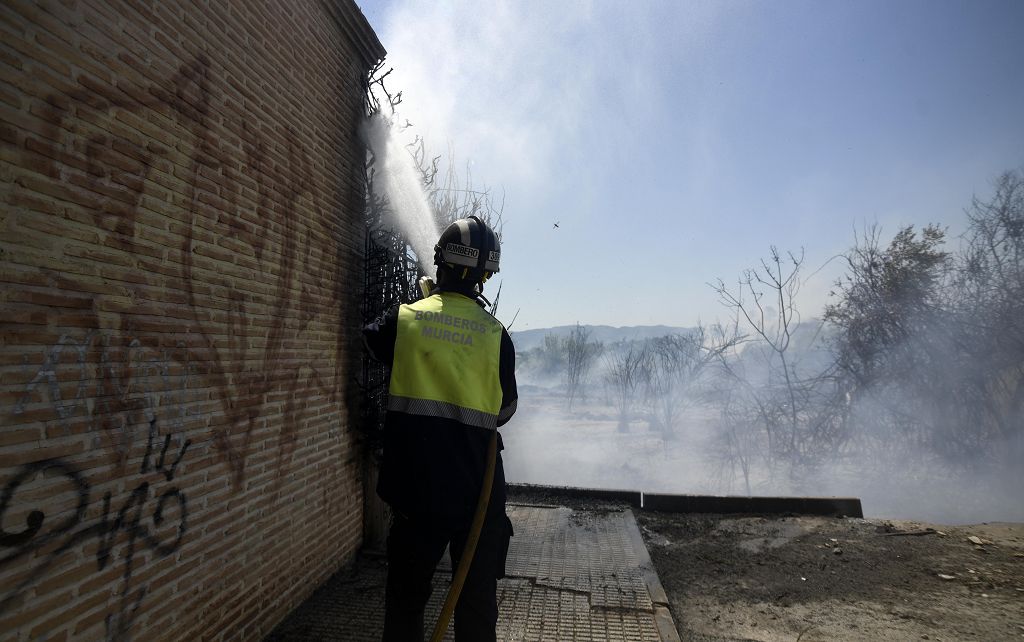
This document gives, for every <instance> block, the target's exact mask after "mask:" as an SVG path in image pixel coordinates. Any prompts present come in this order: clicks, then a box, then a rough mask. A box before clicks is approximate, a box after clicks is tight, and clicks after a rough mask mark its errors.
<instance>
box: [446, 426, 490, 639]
mask: <svg viewBox="0 0 1024 642" xmlns="http://www.w3.org/2000/svg"><path fill="white" fill-rule="evenodd" d="M497 457H498V431H497V430H495V431H494V434H493V435H491V443H490V445H489V446H488V447H487V470H486V471H484V485H483V487H482V488H481V489H480V498H479V499H478V500H477V502H476V514H475V515H473V525H472V526H471V527H470V529H469V537H468V538H466V546H465V548H463V549H462V559H460V560H459V568H457V569H456V570H455V575H454V577H452V585H451V586H450V587H448V597H446V598H445V599H444V607H443V608H442V609H441V615H440V616H439V617H438V618H437V625H436V626H435V627H434V634H433V635H431V636H430V642H441V640H442V639H443V638H444V634H445V632H446V631H447V630H448V622H449V621H450V620H451V619H452V613H454V612H455V605H456V604H458V603H459V595H460V594H461V593H462V585H463V584H465V583H466V576H467V575H468V574H469V565H470V564H471V563H472V562H473V555H474V554H475V553H476V544H477V542H478V541H480V530H481V529H483V527H484V518H485V517H486V516H487V504H488V503H489V502H490V500H491V486H493V485H494V464H495V460H496V459H497Z"/></svg>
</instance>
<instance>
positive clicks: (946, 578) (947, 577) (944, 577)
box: [938, 573, 956, 581]
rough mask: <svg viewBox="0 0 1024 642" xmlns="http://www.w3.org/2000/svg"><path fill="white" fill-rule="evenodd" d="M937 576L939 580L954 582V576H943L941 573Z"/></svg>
mask: <svg viewBox="0 0 1024 642" xmlns="http://www.w3.org/2000/svg"><path fill="white" fill-rule="evenodd" d="M938 575H939V579H940V580H947V581H948V580H955V579H956V575H945V574H943V573H939V574H938Z"/></svg>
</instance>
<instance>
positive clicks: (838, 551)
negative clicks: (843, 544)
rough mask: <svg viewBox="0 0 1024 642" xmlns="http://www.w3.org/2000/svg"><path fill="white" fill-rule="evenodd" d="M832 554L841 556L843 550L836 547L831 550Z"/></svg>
mask: <svg viewBox="0 0 1024 642" xmlns="http://www.w3.org/2000/svg"><path fill="white" fill-rule="evenodd" d="M832 552H833V553H835V554H836V555H842V554H843V549H841V548H839V547H838V546H837V547H835V548H833V549H832Z"/></svg>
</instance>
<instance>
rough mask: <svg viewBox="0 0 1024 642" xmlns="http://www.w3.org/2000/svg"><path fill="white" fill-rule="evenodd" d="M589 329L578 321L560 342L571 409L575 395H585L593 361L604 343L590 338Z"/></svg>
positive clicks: (567, 395) (566, 393) (566, 394)
mask: <svg viewBox="0 0 1024 642" xmlns="http://www.w3.org/2000/svg"><path fill="white" fill-rule="evenodd" d="M590 336H591V331H590V329H589V328H587V327H585V326H581V325H580V324H579V323H577V324H576V327H575V328H573V329H572V331H571V332H570V333H569V336H568V337H566V338H565V340H564V341H563V342H562V354H563V355H564V358H565V396H566V399H567V400H568V402H569V409H570V410H571V409H572V405H573V402H574V401H575V400H576V398H577V397H583V396H585V394H586V393H585V390H584V388H585V386H586V384H587V381H588V379H589V378H590V371H591V369H592V368H593V366H594V362H595V361H596V360H597V358H598V357H599V356H600V355H601V353H602V352H603V351H604V344H602V343H601V342H599V341H591V340H590Z"/></svg>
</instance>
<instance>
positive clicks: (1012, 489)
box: [502, 327, 1024, 524]
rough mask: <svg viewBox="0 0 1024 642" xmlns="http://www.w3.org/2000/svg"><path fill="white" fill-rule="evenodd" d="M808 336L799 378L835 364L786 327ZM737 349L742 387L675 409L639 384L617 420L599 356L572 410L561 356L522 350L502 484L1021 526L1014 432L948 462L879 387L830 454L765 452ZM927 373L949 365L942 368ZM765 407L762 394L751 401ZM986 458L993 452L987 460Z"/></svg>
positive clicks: (749, 353)
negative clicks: (744, 499) (788, 500)
mask: <svg viewBox="0 0 1024 642" xmlns="http://www.w3.org/2000/svg"><path fill="white" fill-rule="evenodd" d="M812 334H814V335H815V336H818V337H819V339H818V342H817V343H815V344H810V343H808V344H807V346H806V347H805V348H804V349H803V350H801V352H800V354H799V356H800V359H797V362H798V365H797V366H795V367H794V369H793V370H792V372H791V374H793V375H794V376H796V377H798V378H800V379H803V378H805V377H806V376H809V375H807V373H811V372H816V371H819V370H820V369H821V368H822V367H823V364H824V363H825V362H827V361H829V360H830V359H831V358H832V356H831V355H830V352H829V349H828V345H827V343H826V342H823V341H822V340H821V337H820V335H817V334H816V333H815V332H814V330H813V329H811V328H809V327H801V328H799V329H798V330H797V332H796V333H795V339H794V345H797V346H802V345H804V344H805V342H808V341H809V339H810V335H812ZM935 340H936V341H937V339H935ZM626 347H627V345H626V344H623V345H622V346H616V345H609V346H606V350H607V351H609V352H612V351H614V350H617V349H618V350H623V349H625V348H626ZM746 347H747V350H744V351H742V353H739V354H737V355H734V356H733V357H731V359H732V360H733V363H734V367H735V368H737V369H738V368H740V367H741V366H742V374H743V376H744V381H745V382H746V383H745V384H743V385H742V386H741V385H740V384H739V383H738V382H737V381H736V380H730V379H723V378H720V377H711V376H709V377H708V378H707V383H708V386H706V388H705V389H704V390H703V391H693V392H694V394H692V395H691V398H690V399H689V400H687V401H686V402H685V403H680V401H679V400H678V399H671V400H666V399H660V398H658V397H657V395H658V394H661V395H664V392H660V391H658V390H657V387H644V386H640V387H638V388H637V390H636V392H635V397H634V399H633V401H634V403H633V406H632V409H631V410H630V417H629V419H628V420H627V421H626V422H625V425H623V422H622V421H621V414H622V411H621V409H620V407H619V406H618V404H617V403H616V397H615V389H614V388H613V387H611V386H609V381H608V375H609V374H610V373H609V370H608V366H609V364H610V360H608V359H605V360H604V361H602V362H600V363H599V364H598V367H596V368H595V370H594V372H592V373H591V376H590V379H589V381H590V384H589V385H588V386H586V387H585V389H584V390H582V391H581V392H582V394H583V395H584V397H583V398H582V399H578V400H577V402H576V403H575V404H574V406H573V408H572V409H571V410H570V409H569V407H568V404H567V393H566V390H565V385H564V383H562V381H561V379H562V375H561V372H560V370H559V368H558V364H557V363H554V364H552V363H548V362H547V361H545V359H544V357H546V356H547V357H549V356H551V355H549V354H548V352H550V350H547V351H545V350H544V347H543V346H541V347H538V348H534V349H532V350H528V351H526V352H525V353H521V354H520V355H519V357H520V358H518V359H517V373H516V375H517V379H518V380H519V392H520V400H519V411H518V412H517V414H516V415H515V416H514V417H513V418H512V420H511V421H510V422H509V423H508V424H507V425H506V426H505V427H503V428H502V436H503V438H504V443H505V453H504V455H503V457H504V464H505V471H506V478H507V480H508V481H509V482H513V483H516V482H521V483H536V484H550V485H559V486H576V487H589V488H614V489H627V490H639V491H643V492H648V493H656V492H662V493H692V494H711V495H741V496H742V495H759V496H773V495H780V496H846V497H858V498H860V499H861V501H862V504H863V508H864V512H865V515H866V516H868V517H874V518H887V519H917V520H925V521H929V522H934V523H940V524H968V523H979V522H982V521H1024V503H1021V501H1020V488H1021V484H1022V481H1024V464H1022V463H1021V462H1022V461H1024V459H1022V458H1021V456H1020V454H1021V453H1022V450H1024V435H1021V434H1016V435H1012V436H1007V437H1004V438H998V437H995V436H989V437H988V440H990V441H986V442H985V445H986V446H987V447H986V448H985V449H984V452H983V453H979V454H978V455H977V456H975V457H969V456H967V455H966V454H959V455H958V456H956V457H951V456H949V455H948V454H944V453H943V451H942V450H941V449H936V448H935V447H934V446H933V445H932V444H929V443H928V442H927V441H924V440H922V439H919V438H915V437H913V436H910V437H909V438H903V437H901V436H900V435H899V434H898V432H897V430H896V428H897V427H898V426H899V424H894V422H893V419H892V418H891V416H890V414H891V413H890V411H891V404H888V403H883V401H884V400H881V399H878V398H876V397H877V395H867V394H865V395H861V396H860V397H859V398H854V400H853V401H852V403H851V404H850V405H849V406H848V407H847V409H846V410H847V412H849V413H850V419H849V421H850V423H851V425H853V426H857V427H858V428H857V432H856V434H855V435H853V436H851V438H850V439H848V440H845V441H843V442H842V443H841V444H840V445H839V447H837V448H836V449H834V450H831V449H829V450H825V451H816V450H813V449H807V450H805V451H804V455H803V457H802V458H801V461H799V462H796V461H787V460H785V459H783V458H782V457H781V456H776V457H768V456H767V455H768V454H769V452H770V451H769V447H768V443H767V441H766V439H765V436H766V435H765V429H764V420H763V417H760V416H758V415H757V414H756V413H750V412H749V411H750V408H748V407H747V405H749V404H746V405H745V403H744V394H745V391H747V390H749V389H750V387H751V386H754V387H757V388H759V389H762V390H763V389H764V386H767V385H769V384H770V383H771V376H770V375H771V371H770V370H769V369H766V367H765V366H764V364H763V363H762V360H763V357H762V356H761V355H760V354H759V351H758V350H757V349H756V348H757V346H756V345H747V346H746ZM935 367H936V369H938V370H942V371H944V372H945V371H950V372H952V371H955V370H956V369H955V368H954V367H953V365H952V364H935ZM664 401H671V402H673V403H677V404H678V405H679V407H680V412H679V414H678V415H677V417H676V418H675V421H674V422H673V425H672V426H671V430H666V429H665V428H666V427H665V425H664V418H663V417H660V416H659V413H658V412H657V408H658V407H659V406H660V405H661V404H662V403H663V402H664ZM770 401H771V399H770V398H762V403H764V402H770ZM895 401H898V402H899V403H898V405H899V407H900V408H903V409H907V410H908V412H911V414H914V415H919V416H921V417H922V420H923V419H928V420H929V421H930V422H931V423H934V421H935V420H934V419H933V418H928V417H924V416H923V415H921V414H920V412H919V411H918V410H917V409H918V408H927V407H929V406H935V407H944V405H943V404H942V403H941V402H940V401H939V400H937V399H934V398H924V399H914V398H912V397H911V396H909V395H908V394H907V393H906V391H901V393H900V394H899V395H898V398H897V399H895ZM779 408H780V409H781V410H785V406H784V405H780V406H779ZM911 409H913V410H911ZM773 416H774V414H773ZM781 419H785V417H782V418H781ZM905 421H906V419H905ZM780 428H781V426H775V430H776V431H778V430H780ZM964 432H966V431H964V430H962V431H961V433H964ZM985 453H989V454H988V455H986V454H985ZM991 453H996V454H998V455H1000V457H998V458H995V459H993V458H992V457H991Z"/></svg>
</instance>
